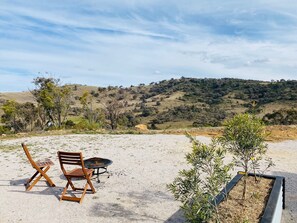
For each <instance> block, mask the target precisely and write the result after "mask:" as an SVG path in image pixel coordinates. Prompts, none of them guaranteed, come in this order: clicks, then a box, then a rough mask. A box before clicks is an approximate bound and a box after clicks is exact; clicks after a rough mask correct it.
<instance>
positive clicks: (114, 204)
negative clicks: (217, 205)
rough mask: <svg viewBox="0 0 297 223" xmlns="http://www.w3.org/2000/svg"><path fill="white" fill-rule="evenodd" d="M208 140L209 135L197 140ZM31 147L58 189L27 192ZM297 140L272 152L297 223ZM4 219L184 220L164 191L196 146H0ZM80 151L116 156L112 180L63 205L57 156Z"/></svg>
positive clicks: (178, 139) (75, 139)
mask: <svg viewBox="0 0 297 223" xmlns="http://www.w3.org/2000/svg"><path fill="white" fill-rule="evenodd" d="M198 139H199V140H201V141H202V142H209V141H210V139H209V138H207V137H198ZM21 142H25V143H26V144H27V145H28V147H29V149H30V151H31V153H32V156H33V157H35V158H46V157H50V158H51V159H52V160H53V161H54V162H55V166H53V167H52V168H51V169H50V170H49V172H48V175H49V176H50V177H51V178H52V180H53V181H54V183H55V184H56V187H55V188H49V187H48V186H47V185H46V184H45V182H44V181H42V182H39V183H38V184H37V185H36V186H35V187H34V188H33V189H32V190H31V191H30V192H25V188H24V186H23V183H24V181H25V180H26V179H27V178H28V177H30V176H31V175H32V174H33V169H32V167H31V166H30V164H29V163H28V161H27V160H26V157H25V155H24V152H23V150H22V148H21V146H20V144H21ZM296 145H297V141H285V142H279V143H269V152H268V154H269V155H270V156H271V157H272V158H273V160H274V161H275V163H276V166H275V167H273V169H272V170H271V172H272V173H274V174H278V175H282V176H285V177H286V179H287V185H286V186H287V187H286V199H287V201H286V202H287V209H286V210H285V211H284V212H283V222H296V219H297V192H296V189H297V188H296V187H297V164H296V160H297V147H296ZM0 147H2V148H7V147H14V148H16V149H14V150H12V151H9V152H4V151H2V150H1V149H0V155H1V156H0V169H1V172H0V194H1V203H0V222H1V223H2V222H73V223H75V222H103V221H104V222H168V223H169V222H184V219H183V217H182V214H181V211H180V210H179V205H180V203H179V202H177V201H175V200H174V198H173V196H172V195H171V194H170V192H168V190H167V189H166V184H168V183H171V182H172V181H173V179H174V177H176V175H177V173H178V171H179V170H180V169H182V168H186V167H187V164H186V162H185V159H184V157H185V154H186V153H187V152H190V150H191V144H190V143H189V140H188V139H187V138H186V137H185V136H182V135H161V134H159V135H65V136H43V137H27V138H22V139H13V140H5V141H0ZM58 150H63V151H82V152H83V154H84V156H85V157H86V158H88V157H93V156H100V157H104V158H109V159H112V161H113V164H112V165H111V166H110V167H109V171H110V172H111V174H112V175H111V177H110V178H107V176H106V175H104V174H103V175H102V176H100V179H101V183H96V182H95V181H93V184H94V186H95V188H96V190H97V193H96V194H87V195H86V196H85V198H84V201H83V204H82V205H79V204H77V203H73V202H67V201H62V202H59V200H58V199H59V195H60V193H61V190H62V188H63V187H64V186H65V184H66V180H65V179H64V178H63V176H62V172H61V170H60V167H59V163H58V159H57V156H56V153H57V151H58Z"/></svg>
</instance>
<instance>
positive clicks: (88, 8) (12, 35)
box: [0, 0, 297, 92]
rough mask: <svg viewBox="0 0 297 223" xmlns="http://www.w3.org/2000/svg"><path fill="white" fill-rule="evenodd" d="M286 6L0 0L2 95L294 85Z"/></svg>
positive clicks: (294, 37) (289, 7) (291, 27)
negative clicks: (37, 83) (155, 86)
mask: <svg viewBox="0 0 297 223" xmlns="http://www.w3.org/2000/svg"><path fill="white" fill-rule="evenodd" d="M296 11H297V2H296V1H293V0H282V1H279V0H278V1H276V0H249V1H244V0H234V1H230V0H225V1H221V0H187V1H178V0H170V1H169V0H168V1H160V0H158V1H157V0H121V1H113V0H106V1H99V0H98V1H95V0H94V1H92V0H89V1H83V0H77V1H75V0H72V1H67V0H64V1H55V0H52V1H42V0H40V1H30V0H26V1H13V0H8V1H5V0H0V92H5V91H26V90H28V89H32V88H33V85H32V80H33V79H34V78H35V77H37V76H46V77H54V78H60V79H61V81H62V83H63V84H67V83H80V84H87V85H92V86H108V85H117V86H119V85H123V86H130V85H137V84H140V83H150V82H156V81H160V80H163V79H170V78H179V77H181V76H185V77H196V78H205V77H211V78H221V77H234V78H244V79H257V80H272V79H273V80H278V79H297V72H296V71H297V16H296Z"/></svg>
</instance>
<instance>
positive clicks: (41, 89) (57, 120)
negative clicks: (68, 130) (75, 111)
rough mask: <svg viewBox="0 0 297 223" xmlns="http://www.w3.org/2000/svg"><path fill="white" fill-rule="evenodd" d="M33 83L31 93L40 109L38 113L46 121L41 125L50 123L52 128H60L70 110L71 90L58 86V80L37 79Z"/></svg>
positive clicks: (67, 87)
mask: <svg viewBox="0 0 297 223" xmlns="http://www.w3.org/2000/svg"><path fill="white" fill-rule="evenodd" d="M33 83H34V84H35V86H36V88H35V89H34V90H33V91H31V93H32V95H33V96H34V98H35V100H36V101H37V103H38V105H39V107H41V108H42V109H40V110H39V112H43V113H44V114H43V116H45V117H46V119H47V120H46V121H45V122H44V123H43V124H44V125H45V124H47V123H49V122H50V123H51V125H53V126H54V127H56V126H57V127H59V128H60V127H61V125H62V122H64V121H65V120H66V118H67V115H68V112H69V110H70V104H71V97H72V90H71V88H70V87H69V86H60V84H59V83H60V80H59V79H53V78H44V77H37V78H35V79H34V80H33ZM39 115H41V114H39ZM44 127H45V126H44Z"/></svg>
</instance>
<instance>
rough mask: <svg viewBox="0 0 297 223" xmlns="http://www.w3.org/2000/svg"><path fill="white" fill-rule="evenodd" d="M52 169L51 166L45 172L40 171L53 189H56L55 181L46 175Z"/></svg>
mask: <svg viewBox="0 0 297 223" xmlns="http://www.w3.org/2000/svg"><path fill="white" fill-rule="evenodd" d="M49 169H50V166H47V167H46V168H45V170H44V171H43V170H42V169H40V174H41V175H42V176H43V177H44V178H45V179H46V181H47V182H48V184H49V185H50V186H51V187H55V186H56V185H55V184H54V183H53V181H52V180H51V179H50V178H49V177H48V175H47V174H46V172H47V171H48V170H49Z"/></svg>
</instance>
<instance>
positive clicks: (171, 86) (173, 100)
mask: <svg viewBox="0 0 297 223" xmlns="http://www.w3.org/2000/svg"><path fill="white" fill-rule="evenodd" d="M69 86H70V87H71V89H72V91H73V97H72V105H71V106H72V112H71V116H72V119H73V120H75V117H76V116H80V112H77V111H78V110H79V109H81V107H82V106H81V103H80V101H79V98H80V97H81V96H82V94H83V93H84V92H85V91H88V92H89V93H90V95H92V98H93V100H92V103H93V106H94V108H104V107H105V105H106V103H107V101H108V100H111V99H116V100H118V101H125V111H126V114H128V115H129V117H132V116H133V119H135V122H133V123H143V124H147V125H148V126H149V127H151V128H158V129H167V128H183V127H200V126H220V125H221V123H222V122H223V121H224V120H225V119H227V118H229V117H232V116H233V115H234V114H236V113H241V112H253V113H255V114H256V115H258V116H259V117H261V118H262V117H264V119H265V120H266V121H267V122H268V123H269V122H270V123H271V124H296V123H295V122H296V121H297V115H296V114H297V113H296V112H295V110H294V109H293V108H295V107H296V105H297V81H285V80H280V81H272V82H263V81H255V80H241V79H230V78H223V79H207V78H205V79H196V78H180V79H171V80H163V81H160V82H156V83H151V84H149V85H144V84H140V85H138V86H130V87H127V88H125V87H121V86H120V87H117V86H115V87H113V86H109V87H107V88H105V87H94V86H93V87H91V86H83V85H75V84H73V85H69ZM11 99H13V100H15V101H17V102H19V103H24V102H33V97H32V96H31V94H30V92H19V93H0V106H1V104H3V103H4V102H5V100H11ZM290 112H291V113H290ZM0 113H3V111H1V112H0ZM289 116H290V117H289ZM295 116H296V121H295ZM70 119H71V117H70ZM277 122H279V123H277Z"/></svg>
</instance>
